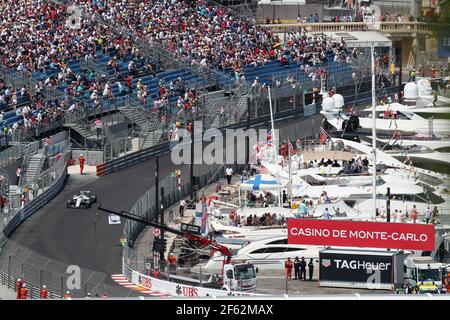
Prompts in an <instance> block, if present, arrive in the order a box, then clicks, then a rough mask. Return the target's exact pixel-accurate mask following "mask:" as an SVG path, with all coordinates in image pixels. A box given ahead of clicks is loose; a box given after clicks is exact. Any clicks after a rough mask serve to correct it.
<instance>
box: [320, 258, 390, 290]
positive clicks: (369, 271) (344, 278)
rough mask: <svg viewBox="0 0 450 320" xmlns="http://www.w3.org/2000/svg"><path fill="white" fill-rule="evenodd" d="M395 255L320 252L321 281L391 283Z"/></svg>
mask: <svg viewBox="0 0 450 320" xmlns="http://www.w3.org/2000/svg"><path fill="white" fill-rule="evenodd" d="M393 260H394V259H393V255H368V254H367V255H362V254H341V253H332V252H320V255H319V263H320V266H319V268H320V269H319V270H320V272H319V275H320V280H319V281H320V282H324V281H328V282H350V283H371V284H373V285H377V284H378V285H379V284H391V283H393V279H394V269H393V268H394V261H393Z"/></svg>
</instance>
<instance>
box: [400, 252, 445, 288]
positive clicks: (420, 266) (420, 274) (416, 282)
mask: <svg viewBox="0 0 450 320" xmlns="http://www.w3.org/2000/svg"><path fill="white" fill-rule="evenodd" d="M444 269H445V266H444V264H443V263H440V262H436V261H435V260H433V259H431V258H430V257H411V256H410V257H408V258H407V259H405V279H406V280H408V281H409V283H410V284H411V285H413V286H414V287H416V288H418V289H420V288H421V287H423V288H428V287H430V286H433V287H434V286H436V287H437V288H438V289H441V288H442V275H443V270H444Z"/></svg>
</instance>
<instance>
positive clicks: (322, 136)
mask: <svg viewBox="0 0 450 320" xmlns="http://www.w3.org/2000/svg"><path fill="white" fill-rule="evenodd" d="M327 139H328V133H327V132H326V131H325V129H324V128H322V127H320V141H319V143H320V144H324V143H325V141H326V140H327Z"/></svg>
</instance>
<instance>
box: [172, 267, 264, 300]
mask: <svg viewBox="0 0 450 320" xmlns="http://www.w3.org/2000/svg"><path fill="white" fill-rule="evenodd" d="M169 277H170V281H176V282H179V283H183V284H189V285H193V286H202V287H205V288H211V289H221V290H226V291H237V292H246V293H253V292H255V291H256V272H255V267H254V265H253V264H251V263H226V264H224V266H223V270H222V272H221V273H203V272H201V270H198V269H190V270H186V269H178V270H177V271H176V273H175V274H172V273H171V274H170V276H169Z"/></svg>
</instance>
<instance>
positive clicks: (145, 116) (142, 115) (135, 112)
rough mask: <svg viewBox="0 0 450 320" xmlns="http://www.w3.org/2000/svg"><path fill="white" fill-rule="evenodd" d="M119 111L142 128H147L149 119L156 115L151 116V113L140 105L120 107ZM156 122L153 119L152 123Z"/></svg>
mask: <svg viewBox="0 0 450 320" xmlns="http://www.w3.org/2000/svg"><path fill="white" fill-rule="evenodd" d="M119 111H120V112H121V113H122V114H123V115H124V116H125V117H127V118H128V119H129V120H130V121H131V122H133V123H134V124H136V125H137V126H138V127H139V128H140V129H141V130H145V129H147V126H148V121H149V120H151V119H154V118H155V117H154V116H151V113H149V112H147V111H145V110H144V109H142V108H138V107H130V106H125V107H120V108H119ZM155 122H156V121H153V123H152V124H154V123H155Z"/></svg>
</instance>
